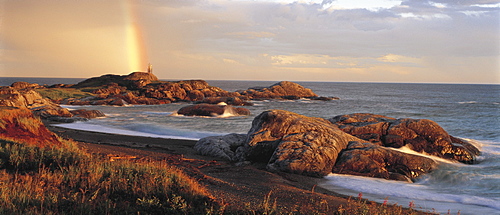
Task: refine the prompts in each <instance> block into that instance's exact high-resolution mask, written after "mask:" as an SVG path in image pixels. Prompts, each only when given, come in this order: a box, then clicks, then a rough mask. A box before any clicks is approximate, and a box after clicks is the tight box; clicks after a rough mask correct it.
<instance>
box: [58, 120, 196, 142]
mask: <svg viewBox="0 0 500 215" xmlns="http://www.w3.org/2000/svg"><path fill="white" fill-rule="evenodd" d="M54 126H58V127H63V128H69V129H75V130H82V131H92V132H100V133H107V134H121V135H129V136H142V137H154V138H164V139H183V140H199V139H200V138H193V137H185V136H175V135H162V134H153V133H146V132H141V131H133V130H127V129H123V128H117V127H112V126H101V125H95V124H91V123H87V122H75V123H68V124H55V125H54Z"/></svg>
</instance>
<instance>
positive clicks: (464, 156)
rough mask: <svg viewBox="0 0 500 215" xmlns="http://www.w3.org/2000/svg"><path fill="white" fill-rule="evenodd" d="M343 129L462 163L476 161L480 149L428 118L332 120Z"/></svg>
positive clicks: (357, 116)
mask: <svg viewBox="0 0 500 215" xmlns="http://www.w3.org/2000/svg"><path fill="white" fill-rule="evenodd" d="M330 121H331V122H332V123H334V124H336V125H337V126H338V127H339V128H340V129H342V130H343V131H344V132H347V133H349V134H351V135H354V136H356V137H359V138H361V139H364V140H367V141H370V142H372V143H375V144H377V145H380V146H386V147H394V148H400V147H402V146H407V147H408V148H410V149H412V150H414V151H417V152H421V153H427V154H430V155H434V156H438V157H441V158H445V159H450V160H456V161H460V162H462V163H473V162H474V160H475V157H476V156H477V155H479V150H478V149H477V148H476V147H474V146H473V145H472V144H470V143H468V142H467V141H465V140H461V139H459V138H455V137H452V136H451V135H449V134H448V133H447V132H446V131H445V130H444V129H443V128H442V127H440V126H439V125H438V124H437V123H436V122H434V121H431V120H427V119H409V118H403V119H395V118H391V117H386V116H382V115H375V114H363V113H357V114H349V115H341V116H336V117H333V118H331V119H330Z"/></svg>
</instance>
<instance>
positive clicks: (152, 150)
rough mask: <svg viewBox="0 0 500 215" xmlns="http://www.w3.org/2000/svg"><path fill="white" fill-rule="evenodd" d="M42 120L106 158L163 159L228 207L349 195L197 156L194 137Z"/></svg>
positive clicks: (333, 200)
mask: <svg viewBox="0 0 500 215" xmlns="http://www.w3.org/2000/svg"><path fill="white" fill-rule="evenodd" d="M45 124H46V126H47V128H48V129H49V130H50V131H52V132H54V133H56V134H57V135H59V136H60V137H62V138H65V139H72V140H75V141H78V142H79V145H80V146H81V147H82V148H84V149H85V150H87V151H89V152H90V153H94V154H100V155H104V156H107V157H109V158H112V157H118V158H122V159H130V158H132V159H149V160H151V159H152V160H160V161H166V162H167V163H169V164H172V165H174V166H176V167H178V168H179V169H181V170H183V171H185V172H186V173H187V174H188V175H190V176H191V177H194V178H196V179H197V180H198V181H199V182H200V183H201V184H202V185H203V186H205V187H206V188H207V190H208V191H209V192H210V193H211V194H212V195H213V196H217V198H218V199H220V200H222V201H223V202H224V203H226V204H228V207H230V208H231V209H237V210H244V209H245V208H248V206H255V205H259V204H261V203H262V201H263V200H264V198H265V196H266V195H269V194H270V195H271V197H272V198H273V199H276V202H277V205H280V206H284V207H289V208H294V207H297V206H300V207H310V206H314V205H317V203H318V202H325V203H327V205H326V207H330V208H333V207H335V208H337V207H339V206H340V205H344V204H347V203H348V198H349V197H348V196H345V195H342V194H338V193H335V192H333V191H330V190H327V189H324V188H322V187H320V186H317V185H319V184H320V180H321V179H320V178H313V177H308V176H302V175H296V174H290V173H283V172H278V173H272V172H269V171H267V170H266V168H265V164H245V165H235V164H234V163H231V162H228V161H224V160H222V159H218V158H214V157H208V156H202V155H199V154H197V153H196V151H195V150H194V149H193V146H194V145H195V144H196V142H197V141H196V140H182V139H164V138H153V137H142V136H129V135H121V134H108V133H99V132H93V131H82V130H74V129H69V128H64V127H58V126H54V125H53V124H51V123H47V122H45Z"/></svg>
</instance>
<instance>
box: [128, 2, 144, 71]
mask: <svg viewBox="0 0 500 215" xmlns="http://www.w3.org/2000/svg"><path fill="white" fill-rule="evenodd" d="M125 4H126V6H125V7H126V12H125V13H126V16H125V17H126V48H127V58H128V66H129V70H130V71H142V70H143V69H144V68H146V67H147V66H148V62H147V59H148V56H147V52H146V48H145V45H144V39H143V37H142V29H141V25H140V24H139V23H138V17H137V10H136V7H135V5H134V3H133V0H129V1H127V2H126V3H125ZM141 69H142V70H141Z"/></svg>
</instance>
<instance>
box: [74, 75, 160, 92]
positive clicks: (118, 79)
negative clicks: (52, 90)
mask: <svg viewBox="0 0 500 215" xmlns="http://www.w3.org/2000/svg"><path fill="white" fill-rule="evenodd" d="M155 81H158V78H157V77H156V76H155V75H153V74H151V73H146V72H133V73H130V74H128V75H112V74H108V75H102V76H99V77H93V78H89V79H86V80H84V81H81V82H79V83H78V84H75V85H73V86H72V87H73V88H86V87H101V86H106V85H108V84H111V83H116V84H118V85H119V86H123V87H126V88H128V89H138V88H141V87H144V86H146V85H147V84H150V83H152V82H155Z"/></svg>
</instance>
